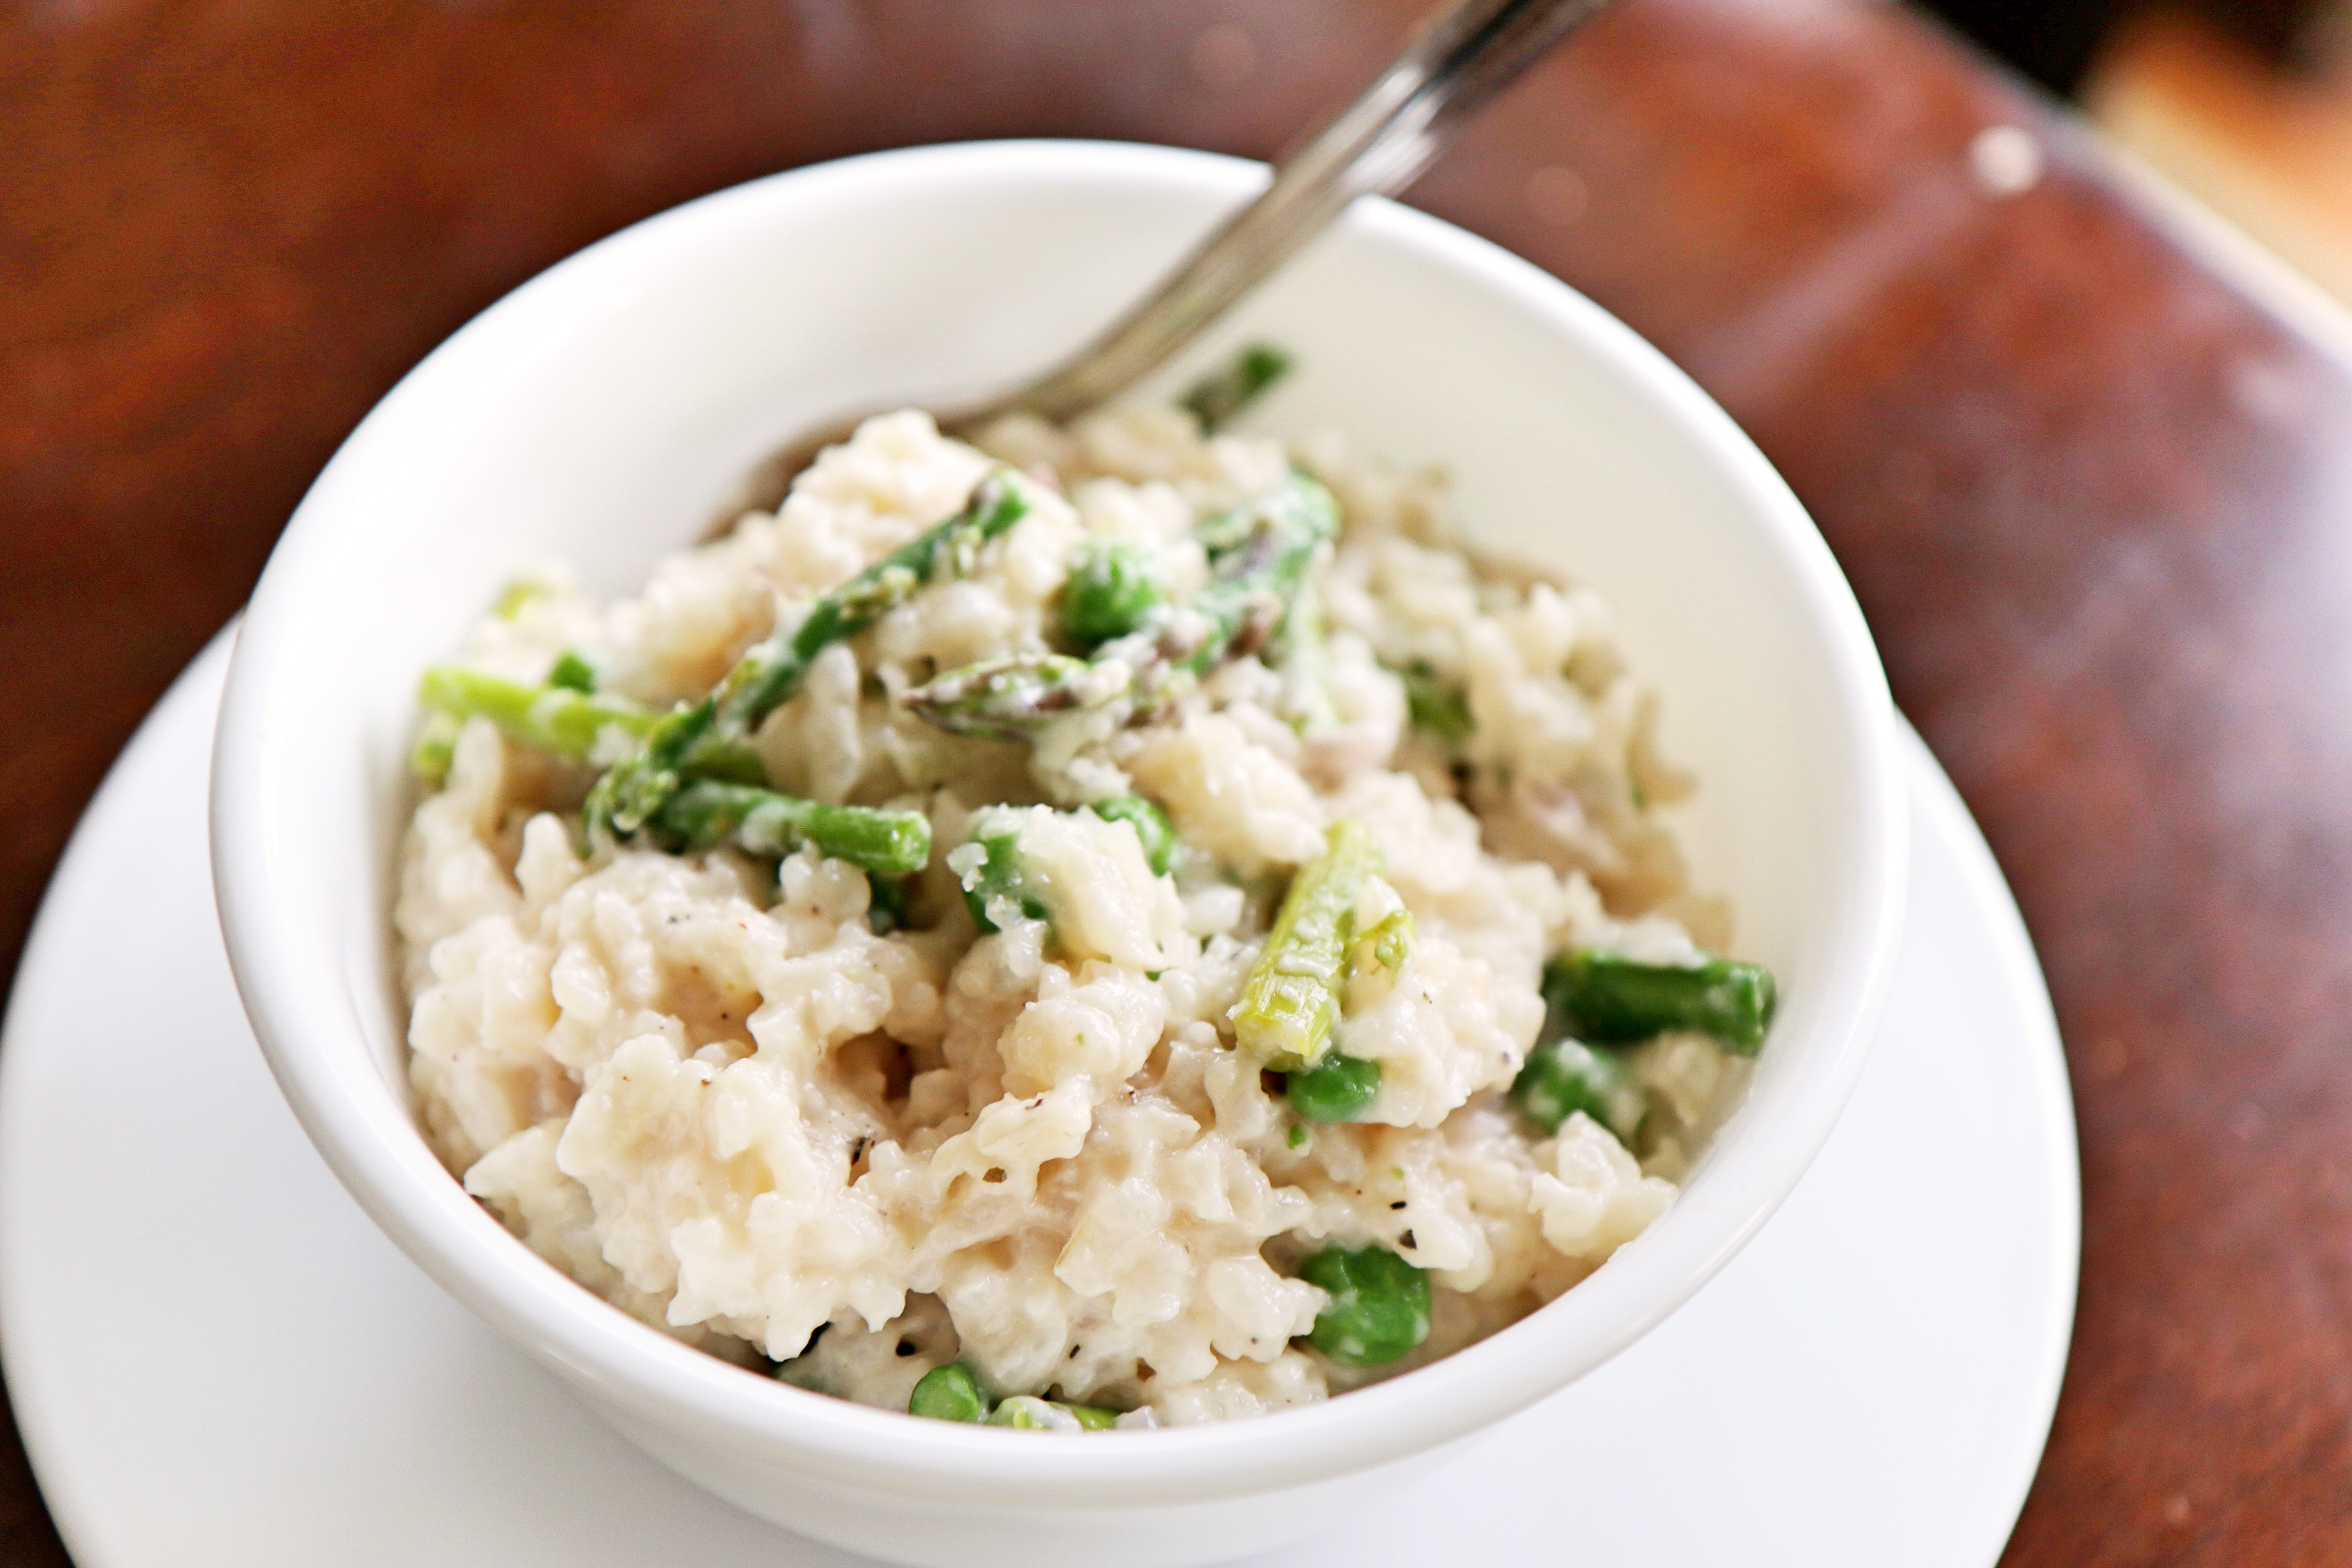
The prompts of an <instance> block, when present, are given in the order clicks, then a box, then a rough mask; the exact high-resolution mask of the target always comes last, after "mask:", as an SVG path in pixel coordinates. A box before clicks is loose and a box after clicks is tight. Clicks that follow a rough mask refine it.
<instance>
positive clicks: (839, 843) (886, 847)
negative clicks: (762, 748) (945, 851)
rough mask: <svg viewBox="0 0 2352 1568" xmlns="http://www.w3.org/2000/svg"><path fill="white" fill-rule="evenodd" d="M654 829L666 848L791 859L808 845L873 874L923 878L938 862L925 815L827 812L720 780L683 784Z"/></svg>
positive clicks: (857, 809)
mask: <svg viewBox="0 0 2352 1568" xmlns="http://www.w3.org/2000/svg"><path fill="white" fill-rule="evenodd" d="M649 826H652V827H653V828H654V830H655V837H656V838H658V839H660V840H662V841H664V843H665V844H666V845H671V844H674V845H676V846H677V847H680V848H684V849H708V848H709V847H711V846H713V845H716V844H733V845H734V846H735V847H737V848H739V849H742V850H744V851H746V852H748V853H750V854H753V855H785V854H789V853H791V852H792V851H793V849H795V848H797V847H799V846H800V845H801V844H802V843H803V841H806V842H810V843H814V845H815V846H816V847H818V848H819V849H822V850H823V851H824V853H826V854H827V855H830V856H832V857H833V858H835V859H837V860H847V861H850V862H851V863H852V864H855V865H857V866H862V867H864V868H866V870H867V871H869V872H883V873H894V872H895V873H904V872H908V871H919V870H921V869H922V868H923V865H924V863H925V862H926V861H928V860H929V858H931V825H930V822H929V819H927V818H926V817H925V816H923V814H922V813H921V812H919V811H877V810H874V809H872V808H870V807H867V806H862V805H824V803H822V802H820V801H814V800H802V799H800V798H799V797H798V796H796V795H778V794H777V793H776V792H775V791H773V790H766V789H761V788H758V787H757V786H755V785H751V784H725V783H721V782H720V781H719V780H717V779H695V780H692V781H690V782H688V783H687V784H681V785H680V786H679V787H678V788H677V791H676V792H675V793H673V794H672V795H670V797H669V798H668V799H667V800H666V801H664V802H663V803H662V806H661V810H660V811H659V812H658V813H657V814H656V816H655V817H654V820H653V822H652V823H651V824H650V825H649Z"/></svg>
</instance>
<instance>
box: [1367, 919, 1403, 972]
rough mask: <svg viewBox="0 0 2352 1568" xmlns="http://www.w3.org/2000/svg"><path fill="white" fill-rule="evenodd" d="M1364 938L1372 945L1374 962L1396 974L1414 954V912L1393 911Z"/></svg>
mask: <svg viewBox="0 0 2352 1568" xmlns="http://www.w3.org/2000/svg"><path fill="white" fill-rule="evenodd" d="M1364 936H1365V938H1366V940H1368V941H1369V942H1371V944H1372V962H1373V963H1377V964H1379V965H1380V966H1381V968H1382V969H1385V970H1387V971H1389V972H1390V973H1395V972H1396V971H1398V970H1400V969H1402V968H1403V967H1404V961H1405V960H1406V959H1407V958H1408V957H1410V956H1411V955H1412V910H1404V909H1397V910H1390V911H1389V912H1388V913H1386V914H1384V915H1382V916H1381V918H1380V920H1379V921H1378V923H1376V924H1375V925H1374V926H1373V927H1372V929H1371V930H1370V931H1366V932H1365V933H1364Z"/></svg>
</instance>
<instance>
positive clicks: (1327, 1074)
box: [1283, 1051, 1381, 1121]
mask: <svg viewBox="0 0 2352 1568" xmlns="http://www.w3.org/2000/svg"><path fill="white" fill-rule="evenodd" d="M1380 1091H1381V1064H1380V1063H1378V1062H1376V1061H1371V1060H1369V1059H1367V1058H1363V1057H1350V1056H1342V1055H1341V1054H1340V1053H1339V1052H1338V1051H1326V1052H1324V1053H1323V1059H1322V1060H1321V1061H1319V1062H1317V1063H1316V1064H1315V1065H1314V1066H1313V1067H1311V1068H1303V1069H1302V1070H1300V1071H1298V1072H1295V1073H1292V1074H1290V1075H1289V1076H1288V1077H1287V1078H1286V1079H1285V1080H1284V1084H1283V1092H1284V1093H1285V1094H1286V1095H1287V1096H1288V1097H1289V1099H1290V1109H1291V1110H1295V1111H1297V1112H1298V1114H1299V1115H1301V1116H1304V1117H1305V1118H1307V1121H1354V1120H1356V1118H1357V1116H1358V1115H1359V1114H1360V1112H1361V1111H1362V1110H1363V1109H1364V1107H1366V1106H1368V1105H1370V1104H1371V1102H1372V1099H1373V1097H1374V1096H1375V1095H1377V1094H1379V1093H1380Z"/></svg>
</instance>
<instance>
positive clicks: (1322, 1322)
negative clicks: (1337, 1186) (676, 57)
mask: <svg viewBox="0 0 2352 1568" xmlns="http://www.w3.org/2000/svg"><path fill="white" fill-rule="evenodd" d="M1407 1239H1408V1240H1410V1239H1411V1238H1410V1237H1408V1238H1407ZM1298 1277H1299V1278H1300V1279H1304V1280H1306V1281H1307V1283H1308V1284H1309V1285H1316V1286H1320V1287H1321V1288H1322V1289H1325V1290H1327V1291H1328V1292H1329V1293H1330V1296H1331V1302H1330V1305H1328V1306H1327V1307H1325V1308H1324V1309H1323V1310H1322V1311H1320V1312H1318V1313H1317V1314H1316V1316H1315V1331H1314V1332H1313V1333H1312V1334H1310V1335H1309V1336H1307V1337H1308V1339H1309V1340H1310V1341H1311V1342H1313V1344H1314V1346H1315V1348H1316V1349H1317V1350H1318V1351H1321V1352H1323V1353H1324V1354H1325V1355H1327V1356H1329V1357H1330V1358H1331V1359H1332V1360H1333V1361H1336V1362H1338V1363H1340V1364H1341V1365H1342V1366H1383V1365H1386V1364H1387V1363H1390V1362H1392V1361H1394V1360H1396V1358H1397V1357H1399V1356H1401V1355H1402V1354H1404V1353H1405V1352H1407V1351H1409V1350H1411V1349H1412V1348H1413V1346H1415V1345H1417V1344H1419V1343H1421V1342H1422V1341H1423V1340H1425V1339H1427V1338H1428V1337H1429V1276H1427V1275H1426V1274H1423V1272H1422V1271H1421V1270H1420V1269H1418V1268H1414V1267H1413V1266H1412V1264H1410V1263H1407V1262H1406V1261H1405V1260H1404V1259H1403V1258H1400V1257H1398V1256H1397V1255H1396V1254H1395V1253H1393V1252H1391V1251H1390V1250H1389V1249H1388V1248H1387V1247H1363V1248H1360V1249H1351V1248H1349V1247H1325V1248H1324V1249H1323V1250H1322V1251H1320V1252H1318V1253H1317V1254H1315V1255H1314V1256H1313V1257H1312V1258H1308V1259H1307V1261H1306V1262H1304V1263H1302V1264H1300V1265H1299V1266H1298Z"/></svg>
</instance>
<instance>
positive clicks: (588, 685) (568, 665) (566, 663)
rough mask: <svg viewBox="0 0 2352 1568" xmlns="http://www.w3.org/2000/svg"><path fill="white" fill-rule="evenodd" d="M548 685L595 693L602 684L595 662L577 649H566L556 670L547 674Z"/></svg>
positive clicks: (557, 661) (556, 664) (558, 660)
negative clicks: (598, 677)
mask: <svg viewBox="0 0 2352 1568" xmlns="http://www.w3.org/2000/svg"><path fill="white" fill-rule="evenodd" d="M547 683H548V684H549V685H550V686H562V687H565V688H567V689H571V690H573V691H593V690H595V689H596V688H597V686H598V685H599V684H600V682H599V680H598V679H597V669H596V664H595V661H594V660H593V659H591V658H589V657H588V656H587V655H586V654H584V653H582V652H581V651H580V650H579V649H578V648H576V647H568V648H565V649H564V650H563V654H562V657H561V658H558V659H557V660H556V661H555V668H552V669H551V670H549V671H548V672H547Z"/></svg>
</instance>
